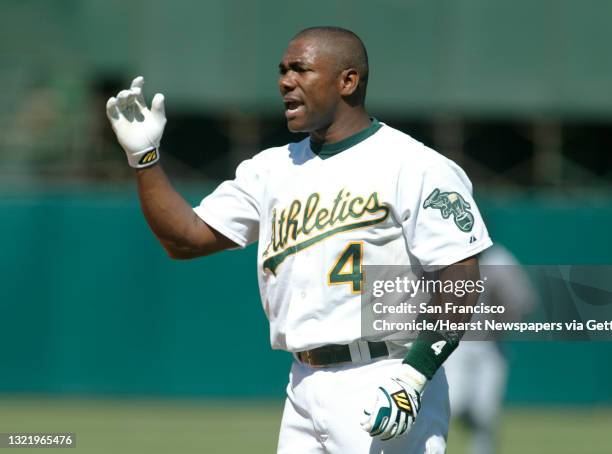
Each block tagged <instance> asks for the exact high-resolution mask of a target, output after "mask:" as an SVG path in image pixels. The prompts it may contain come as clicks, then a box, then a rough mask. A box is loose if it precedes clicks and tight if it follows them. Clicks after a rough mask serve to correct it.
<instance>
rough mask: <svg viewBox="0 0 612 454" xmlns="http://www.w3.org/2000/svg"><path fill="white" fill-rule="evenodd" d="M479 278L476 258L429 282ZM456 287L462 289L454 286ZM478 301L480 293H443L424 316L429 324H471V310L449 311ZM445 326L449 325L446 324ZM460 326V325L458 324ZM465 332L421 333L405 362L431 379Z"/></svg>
mask: <svg viewBox="0 0 612 454" xmlns="http://www.w3.org/2000/svg"><path fill="white" fill-rule="evenodd" d="M479 278H480V270H479V267H478V260H477V259H476V258H475V257H471V258H469V259H466V260H463V261H461V262H458V263H455V264H454V265H451V266H448V267H446V268H444V269H442V270H440V271H438V272H436V273H435V275H434V276H433V277H431V278H430V279H432V280H435V281H440V282H448V281H452V282H456V283H459V282H461V281H462V282H463V283H465V282H468V281H471V282H476V281H477V280H478V279H479ZM453 288H463V287H460V286H459V285H453ZM477 301H478V293H476V292H465V293H464V294H463V295H461V296H457V295H456V294H455V293H448V292H446V293H445V292H441V293H440V294H434V295H433V296H432V301H431V302H430V306H439V307H438V308H436V309H438V310H433V311H432V312H431V313H428V314H427V315H426V316H425V317H426V318H427V319H429V320H430V321H435V320H440V321H443V322H451V323H450V325H451V326H452V324H456V323H459V324H461V323H465V322H468V321H469V320H470V318H471V311H469V310H452V311H449V310H447V307H449V305H453V306H459V307H467V306H473V305H475V304H476V302H477ZM445 325H446V323H445ZM459 326H460V325H459ZM463 334H464V332H463V331H456V330H448V329H441V330H439V331H428V330H426V331H421V332H420V333H419V334H418V336H417V338H416V339H415V340H414V342H413V343H412V347H411V348H410V350H409V352H408V355H407V356H406V358H405V359H404V362H405V363H407V364H409V365H411V366H413V367H414V368H415V369H416V370H417V371H419V372H420V373H422V374H423V375H424V376H426V377H427V378H428V379H431V378H432V377H433V375H434V374H435V372H436V371H437V370H438V369H439V367H440V366H441V365H442V363H444V361H446V359H447V358H448V357H449V356H450V354H451V353H452V352H453V351H454V350H455V349H456V348H457V346H458V345H459V340H460V339H461V338H462V337H463Z"/></svg>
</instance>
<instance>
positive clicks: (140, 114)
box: [106, 76, 166, 169]
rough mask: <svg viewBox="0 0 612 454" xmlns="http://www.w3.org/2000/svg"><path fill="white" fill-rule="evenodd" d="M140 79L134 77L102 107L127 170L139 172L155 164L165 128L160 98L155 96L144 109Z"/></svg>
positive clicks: (162, 101)
mask: <svg viewBox="0 0 612 454" xmlns="http://www.w3.org/2000/svg"><path fill="white" fill-rule="evenodd" d="M143 85H144V78H143V77H142V76H138V77H137V78H136V79H134V80H133V81H132V85H131V86H130V88H129V89H128V90H121V91H120V92H119V94H118V95H117V97H114V96H113V97H112V98H110V99H109V100H108V102H107V103H106V115H107V116H108V119H109V121H110V123H111V126H112V127H113V131H115V134H116V135H117V140H118V141H119V144H120V145H121V146H122V147H123V149H124V150H125V153H126V155H127V158H128V162H129V164H130V166H132V167H134V168H137V169H141V168H144V167H149V166H151V165H153V164H155V163H156V162H157V161H158V160H159V149H158V148H159V143H160V141H161V138H162V134H163V133H164V126H165V125H166V113H165V110H164V95H162V94H160V93H157V94H156V95H155V96H154V97H153V101H152V102H151V109H148V108H147V104H146V102H145V99H144V96H143V94H142V86H143Z"/></svg>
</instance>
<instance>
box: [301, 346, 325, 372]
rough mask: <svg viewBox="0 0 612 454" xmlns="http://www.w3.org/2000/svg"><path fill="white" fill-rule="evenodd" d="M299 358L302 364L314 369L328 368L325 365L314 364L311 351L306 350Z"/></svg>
mask: <svg viewBox="0 0 612 454" xmlns="http://www.w3.org/2000/svg"><path fill="white" fill-rule="evenodd" d="M298 358H299V360H300V362H301V363H302V364H306V365H308V366H309V367H311V368H313V369H323V368H325V367H327V366H326V365H325V364H313V363H312V361H313V358H312V356H311V354H310V350H305V351H303V352H299V353H298Z"/></svg>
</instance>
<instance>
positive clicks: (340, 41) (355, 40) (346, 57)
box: [292, 26, 370, 102]
mask: <svg viewBox="0 0 612 454" xmlns="http://www.w3.org/2000/svg"><path fill="white" fill-rule="evenodd" d="M303 37H314V38H316V39H322V40H324V41H325V42H326V44H330V45H331V47H332V49H334V51H335V57H337V61H338V69H339V71H342V70H344V69H346V68H355V69H356V70H357V72H358V73H359V87H358V91H359V94H360V98H361V102H363V101H364V100H365V93H366V88H367V85H368V76H369V74H370V67H369V65H368V52H367V51H366V48H365V45H364V44H363V41H362V40H361V38H359V36H357V35H356V34H355V33H353V32H352V31H350V30H347V29H346V28H342V27H334V26H319V27H309V28H305V29H304V30H302V31H301V32H299V33H298V34H296V35H295V36H294V37H293V39H292V41H293V40H295V39H297V38H303Z"/></svg>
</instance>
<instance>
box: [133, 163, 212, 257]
mask: <svg viewBox="0 0 612 454" xmlns="http://www.w3.org/2000/svg"><path fill="white" fill-rule="evenodd" d="M136 175H137V181H138V195H139V197H140V204H141V207H142V212H143V214H144V216H145V219H146V220H147V223H148V224H149V227H150V228H151V230H152V231H153V233H154V234H155V236H156V237H157V238H158V240H159V241H160V243H161V244H162V246H164V248H165V249H166V251H168V254H169V255H170V256H171V257H173V258H192V257H197V256H200V255H205V253H204V251H202V245H201V244H200V243H201V241H200V239H199V238H197V235H196V230H197V229H196V228H195V227H196V222H197V221H199V219H196V218H197V216H196V214H195V213H194V211H193V209H192V207H191V206H190V205H189V204H188V203H187V202H186V201H185V199H184V198H183V197H182V196H181V195H180V194H179V193H178V192H177V191H176V190H175V189H174V188H173V187H172V184H171V183H170V181H169V180H168V177H167V176H166V174H165V172H164V170H163V169H162V167H161V165H159V164H158V165H155V166H153V167H149V168H147V169H142V170H138V171H137V172H136ZM200 222H201V221H200Z"/></svg>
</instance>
